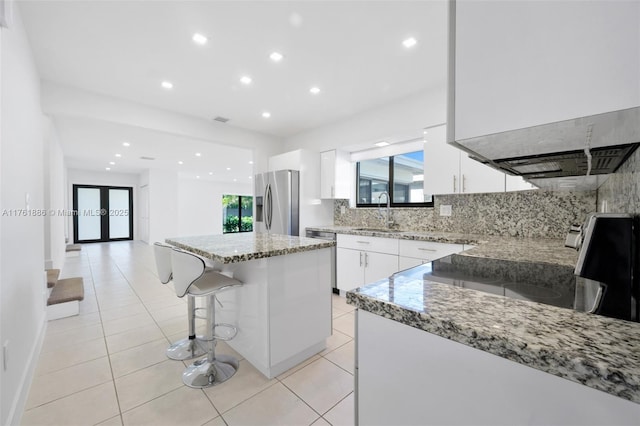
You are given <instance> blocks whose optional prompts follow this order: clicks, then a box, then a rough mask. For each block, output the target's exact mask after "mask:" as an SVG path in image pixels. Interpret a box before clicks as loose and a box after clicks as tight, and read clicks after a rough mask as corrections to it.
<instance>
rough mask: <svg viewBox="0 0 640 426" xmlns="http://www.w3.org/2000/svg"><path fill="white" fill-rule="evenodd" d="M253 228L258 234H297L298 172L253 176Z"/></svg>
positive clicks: (288, 171)
mask: <svg viewBox="0 0 640 426" xmlns="http://www.w3.org/2000/svg"><path fill="white" fill-rule="evenodd" d="M254 184H255V203H254V206H255V209H254V212H255V213H254V218H253V219H254V220H253V229H254V231H255V232H258V233H270V234H285V235H296V236H297V235H300V234H299V232H300V173H299V172H298V171H297V170H278V171H275V172H266V173H261V174H258V175H256V176H255V181H254Z"/></svg>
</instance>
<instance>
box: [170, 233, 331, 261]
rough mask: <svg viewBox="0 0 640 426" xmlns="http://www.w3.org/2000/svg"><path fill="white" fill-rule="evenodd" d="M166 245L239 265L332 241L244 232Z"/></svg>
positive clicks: (181, 239)
mask: <svg viewBox="0 0 640 426" xmlns="http://www.w3.org/2000/svg"><path fill="white" fill-rule="evenodd" d="M165 241H166V242H167V243H168V244H171V245H174V246H176V247H179V248H181V249H183V250H187V251H190V252H192V253H196V254H198V255H200V256H202V257H204V258H207V259H211V260H214V261H218V262H221V263H238V262H245V261H248V260H253V259H262V258H265V257H272V256H282V255H285V254H292V253H300V252H304V251H310V250H318V249H322V248H328V247H333V246H335V242H334V241H326V240H318V239H313V238H306V237H297V236H291V235H280V234H256V233H253V232H245V233H238V234H223V235H197V236H192V237H176V238H167V239H166V240H165Z"/></svg>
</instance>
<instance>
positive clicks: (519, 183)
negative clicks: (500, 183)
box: [505, 174, 538, 191]
mask: <svg viewBox="0 0 640 426" xmlns="http://www.w3.org/2000/svg"><path fill="white" fill-rule="evenodd" d="M505 176H506V177H507V180H506V182H505V187H506V189H507V191H524V190H527V189H538V188H537V187H536V186H535V185H533V184H531V183H529V182H527V181H526V180H524V179H523V178H521V177H520V176H511V175H507V174H505Z"/></svg>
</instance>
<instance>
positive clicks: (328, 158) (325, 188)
mask: <svg viewBox="0 0 640 426" xmlns="http://www.w3.org/2000/svg"><path fill="white" fill-rule="evenodd" d="M352 169H353V167H352V165H351V161H350V159H349V153H347V152H345V151H340V150H336V149H334V150H331V151H325V152H321V153H320V198H350V197H351V193H350V192H351V191H350V188H351V184H352V182H353V173H352Z"/></svg>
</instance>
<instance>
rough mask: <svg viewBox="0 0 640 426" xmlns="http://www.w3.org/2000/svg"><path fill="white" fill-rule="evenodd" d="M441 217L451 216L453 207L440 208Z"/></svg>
mask: <svg viewBox="0 0 640 426" xmlns="http://www.w3.org/2000/svg"><path fill="white" fill-rule="evenodd" d="M440 216H451V205H445V204H442V205H441V206H440Z"/></svg>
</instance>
